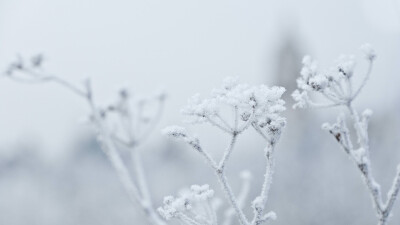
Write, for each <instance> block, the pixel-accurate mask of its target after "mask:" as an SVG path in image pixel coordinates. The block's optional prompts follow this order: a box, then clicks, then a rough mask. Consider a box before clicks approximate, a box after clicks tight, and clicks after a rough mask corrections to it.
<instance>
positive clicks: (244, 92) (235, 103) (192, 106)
mask: <svg viewBox="0 0 400 225" xmlns="http://www.w3.org/2000/svg"><path fill="white" fill-rule="evenodd" d="M284 92H285V88H283V87H271V88H269V87H267V86H266V85H260V86H250V85H248V84H240V83H239V82H238V79H237V78H234V77H228V78H226V79H225V80H224V82H223V84H222V87H221V88H217V89H214V90H213V91H212V95H211V97H210V98H205V99H201V98H200V95H199V94H196V95H194V96H193V97H191V98H190V99H189V101H188V105H187V106H185V107H184V108H183V109H182V110H181V112H182V114H183V115H186V116H188V117H189V119H188V120H187V121H188V122H192V123H204V122H206V123H210V124H212V125H214V126H216V127H218V128H220V129H221V130H223V131H225V132H228V133H232V132H234V131H235V132H238V133H240V132H242V131H244V130H245V129H247V128H248V127H249V126H254V127H256V128H259V129H263V130H265V131H266V132H268V133H273V132H277V131H280V130H281V128H282V127H283V126H284V125H285V119H284V118H283V117H281V115H280V113H281V112H283V111H284V110H285V107H284V104H285V102H284V101H283V100H282V99H281V96H282V94H283V93H284ZM225 106H228V107H231V108H233V110H234V112H235V114H236V115H237V118H235V121H234V123H235V124H229V123H228V122H227V121H225V120H224V118H222V116H221V112H222V111H223V107H225Z"/></svg>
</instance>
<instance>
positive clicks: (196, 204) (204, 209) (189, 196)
mask: <svg viewBox="0 0 400 225" xmlns="http://www.w3.org/2000/svg"><path fill="white" fill-rule="evenodd" d="M213 197H214V191H213V190H211V189H210V187H209V186H208V185H207V184H205V185H201V186H200V185H192V186H191V187H190V190H189V191H183V193H181V194H180V196H179V197H173V196H166V197H165V198H164V206H163V207H160V208H158V212H159V213H160V214H161V215H162V216H163V217H164V218H165V219H166V220H167V221H168V220H171V219H173V218H175V219H177V220H179V221H180V222H181V223H183V224H207V225H213V224H217V215H216V213H215V212H216V209H217V208H218V205H219V204H218V201H217V200H215V199H214V200H215V201H214V202H213V201H212V200H213Z"/></svg>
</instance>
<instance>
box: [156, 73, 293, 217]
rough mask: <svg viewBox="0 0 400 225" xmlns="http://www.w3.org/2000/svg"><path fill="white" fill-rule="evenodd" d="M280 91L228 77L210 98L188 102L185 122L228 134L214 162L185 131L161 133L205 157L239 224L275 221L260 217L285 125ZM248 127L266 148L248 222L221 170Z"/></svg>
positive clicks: (196, 140)
mask: <svg viewBox="0 0 400 225" xmlns="http://www.w3.org/2000/svg"><path fill="white" fill-rule="evenodd" d="M284 92H285V89H284V88H283V87H268V86H266V85H259V86H250V85H248V84H240V83H239V82H238V79H237V78H231V77H230V78H227V79H225V80H224V82H223V84H222V87H221V88H217V89H214V90H213V91H212V94H211V96H210V97H208V98H203V99H202V98H201V97H200V95H198V94H197V95H194V96H193V97H192V98H190V99H189V101H188V104H187V106H185V107H184V108H183V109H182V110H181V112H182V114H183V115H185V116H187V117H188V118H189V120H188V121H189V122H191V123H194V124H198V123H208V124H210V125H212V126H214V127H216V128H218V129H219V130H221V131H223V132H225V133H228V134H229V136H230V138H231V140H230V142H229V145H228V147H227V148H226V149H225V151H224V152H223V156H222V158H221V159H220V160H218V161H216V160H214V159H213V158H212V157H211V156H210V155H209V154H208V152H206V151H205V150H204V149H202V148H201V147H200V144H199V141H198V139H197V138H193V137H191V136H190V135H188V134H187V132H186V130H185V129H183V128H181V127H176V126H173V127H168V128H166V129H164V131H163V132H164V134H167V135H169V136H171V137H174V138H178V139H180V140H183V141H184V142H186V143H187V144H189V145H190V146H191V147H193V148H194V149H195V150H197V151H198V152H200V153H201V154H202V155H203V157H205V159H206V161H207V162H208V163H209V165H210V166H211V167H212V168H213V169H214V171H215V174H216V176H217V178H218V181H219V182H220V184H221V188H222V190H223V192H224V193H225V196H226V198H227V200H228V201H229V203H230V205H231V207H232V209H233V211H234V212H235V214H236V216H237V219H238V221H239V223H240V224H242V225H250V224H251V225H256V224H257V225H258V224H261V223H263V222H266V221H268V220H270V219H274V218H275V216H274V213H272V212H271V213H267V214H265V215H264V214H263V212H264V208H265V205H266V203H267V196H268V192H269V188H270V185H271V181H272V174H273V169H274V157H273V154H274V147H275V145H276V143H277V141H278V140H279V137H280V135H281V132H282V130H283V128H284V127H285V125H286V120H285V118H284V117H282V116H281V113H282V112H283V111H284V110H285V107H284V104H285V102H284V101H283V100H282V99H281V97H282V94H283V93H284ZM226 107H227V108H229V109H230V110H231V111H232V112H233V115H234V118H233V119H229V118H230V117H229V115H226V110H223V109H226ZM248 128H253V129H254V130H255V131H256V132H257V133H258V134H259V135H260V136H261V137H262V138H263V139H265V141H266V145H267V148H266V149H268V150H266V151H265V153H264V154H265V157H266V160H267V166H266V173H265V178H264V180H265V181H264V184H263V187H262V188H261V191H260V195H259V196H258V197H257V198H256V200H255V201H254V202H257V204H255V205H256V206H254V204H253V208H255V210H254V214H255V215H254V219H253V220H251V221H250V220H249V219H248V218H247V217H246V215H245V214H244V212H243V209H242V208H243V201H244V200H242V199H243V198H244V197H243V196H242V195H239V197H236V196H235V194H234V193H233V190H232V188H231V186H230V184H229V183H228V180H227V177H226V175H225V167H226V164H227V162H228V161H229V158H230V155H231V154H232V152H233V149H234V146H235V143H236V140H237V137H238V136H239V135H240V134H241V133H242V132H244V131H245V130H247V129H248ZM246 189H247V187H246ZM226 221H227V223H228V224H229V221H230V219H226Z"/></svg>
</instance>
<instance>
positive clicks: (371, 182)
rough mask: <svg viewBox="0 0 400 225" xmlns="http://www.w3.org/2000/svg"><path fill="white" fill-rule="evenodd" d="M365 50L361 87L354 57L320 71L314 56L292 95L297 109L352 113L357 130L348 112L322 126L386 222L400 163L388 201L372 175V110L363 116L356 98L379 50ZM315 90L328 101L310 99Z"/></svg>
mask: <svg viewBox="0 0 400 225" xmlns="http://www.w3.org/2000/svg"><path fill="white" fill-rule="evenodd" d="M361 50H362V51H363V53H364V55H365V59H366V60H367V61H368V63H369V66H368V70H367V72H366V74H365V75H364V77H363V80H362V83H361V84H360V85H358V86H356V85H355V84H354V82H353V76H355V74H354V68H355V64H356V62H355V59H354V56H346V55H343V56H340V58H339V59H338V60H337V63H336V65H335V66H334V67H332V68H330V69H328V70H325V71H319V70H318V66H317V62H316V61H315V60H312V59H311V57H310V56H305V57H304V59H303V68H302V70H301V76H300V77H299V78H298V79H297V86H298V90H296V91H295V92H294V93H293V94H292V96H293V98H294V99H295V101H296V104H295V105H294V106H293V108H307V107H308V108H329V107H336V106H338V107H339V106H340V107H343V108H344V109H345V110H347V111H348V112H349V114H350V118H351V122H352V123H353V126H354V132H352V131H350V130H349V129H348V127H347V124H346V116H345V114H344V113H342V114H340V115H339V116H338V118H337V121H336V123H334V124H329V123H324V124H323V125H322V128H323V129H324V130H327V131H328V132H329V133H330V134H332V135H333V137H334V138H335V139H336V141H337V142H338V143H339V145H340V147H341V148H342V149H343V150H344V152H345V153H346V154H347V155H348V156H349V158H350V159H351V160H352V161H353V162H354V164H355V165H356V166H357V168H358V170H359V171H360V173H361V176H362V178H363V180H364V182H365V185H366V186H367V189H368V191H369V192H370V195H371V198H372V203H373V206H374V208H375V210H376V213H377V217H378V219H379V225H385V224H387V221H388V219H389V217H390V214H391V212H392V209H393V204H394V202H395V200H396V198H397V195H398V193H399V189H400V165H398V167H397V171H396V172H395V176H394V178H393V182H392V186H391V188H390V189H389V191H388V193H387V197H386V200H384V199H383V196H382V190H381V187H380V185H379V184H378V183H377V181H376V179H375V178H374V176H373V174H372V166H371V160H370V148H369V136H368V123H369V120H370V118H371V115H372V111H371V110H370V109H366V110H364V111H363V112H362V113H361V115H360V114H359V112H358V111H357V110H356V109H355V107H354V105H353V101H354V100H355V99H356V97H357V96H358V95H359V94H360V92H361V91H362V89H363V87H364V86H365V84H366V83H367V81H368V79H369V77H370V74H371V71H372V65H373V63H374V60H375V58H376V53H375V51H374V50H373V49H372V47H371V45H370V44H364V45H363V46H362V47H361ZM311 93H317V94H319V95H322V97H323V98H324V99H325V102H323V103H316V102H314V101H313V100H311V98H310V94H311ZM354 136H355V137H354ZM355 138H356V140H357V144H356V145H354V144H353V140H354V139H355Z"/></svg>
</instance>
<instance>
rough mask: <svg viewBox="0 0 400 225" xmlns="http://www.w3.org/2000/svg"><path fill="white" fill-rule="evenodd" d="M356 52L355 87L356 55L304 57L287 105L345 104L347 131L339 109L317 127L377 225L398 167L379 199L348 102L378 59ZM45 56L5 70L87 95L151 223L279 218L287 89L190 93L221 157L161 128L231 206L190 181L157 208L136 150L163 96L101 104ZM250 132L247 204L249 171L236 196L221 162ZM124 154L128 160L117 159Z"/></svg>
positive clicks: (385, 213)
mask: <svg viewBox="0 0 400 225" xmlns="http://www.w3.org/2000/svg"><path fill="white" fill-rule="evenodd" d="M362 51H363V52H364V55H365V59H366V60H367V62H368V69H367V72H366V74H365V75H364V77H363V79H362V82H361V84H359V85H357V86H356V85H355V84H354V81H353V80H354V76H355V66H356V60H355V57H354V56H345V55H343V56H341V57H339V59H338V60H337V61H336V63H335V65H334V66H333V67H332V68H329V69H327V70H323V71H320V70H319V68H318V65H317V62H316V61H315V60H313V59H312V58H311V57H310V56H306V57H304V59H303V68H302V70H301V76H300V77H299V78H298V79H297V86H298V89H297V90H296V91H295V92H294V93H293V94H292V96H293V98H294V99H295V101H296V103H295V104H294V106H293V107H294V108H330V107H343V108H344V109H345V110H346V111H348V113H349V114H350V120H351V121H352V124H353V126H354V130H351V131H350V130H349V129H348V126H347V124H346V116H345V114H344V113H343V114H340V115H339V116H338V118H337V121H336V122H335V123H333V124H329V123H325V124H323V126H322V127H323V128H324V129H325V130H327V131H328V132H329V133H330V134H331V135H332V136H333V137H334V139H335V140H336V141H337V142H338V143H339V145H340V146H341V148H342V149H343V150H344V152H345V153H346V154H347V155H348V156H349V158H350V159H351V161H352V162H353V163H354V164H355V165H356V168H357V169H358V171H360V174H361V176H362V178H363V180H364V183H365V185H366V187H367V190H368V191H369V193H370V196H371V198H372V202H373V206H374V208H375V210H376V215H377V218H378V221H379V222H378V225H386V224H387V222H388V220H389V218H390V215H391V213H392V209H393V206H394V203H395V200H396V198H397V196H398V193H399V190H400V165H399V166H398V168H397V172H396V175H395V177H394V178H393V182H392V185H391V188H390V189H389V191H388V193H387V197H386V198H384V197H383V194H382V191H381V188H380V185H379V184H378V183H377V182H376V179H375V178H374V176H373V174H372V166H371V160H370V153H369V151H370V148H369V136H368V123H369V120H370V118H371V116H372V111H371V110H369V109H367V110H364V111H363V112H362V113H361V114H360V113H359V112H358V111H357V110H356V109H355V107H354V106H353V101H354V100H355V99H356V97H357V96H358V95H359V94H360V93H361V91H362V89H363V87H364V86H365V84H366V83H367V80H368V79H369V76H370V74H371V71H372V66H373V63H374V61H375V59H376V53H375V51H374V50H373V48H372V47H371V45H369V44H366V45H363V46H362ZM43 59H44V58H43V56H41V55H37V56H34V57H32V58H31V59H30V60H24V59H22V58H21V57H18V58H17V60H16V61H15V62H13V63H12V64H10V66H9V68H8V70H7V71H6V73H5V74H6V76H7V77H9V78H10V79H12V80H15V81H17V82H21V83H29V84H31V83H46V82H52V83H56V84H58V85H61V86H62V87H65V88H66V89H68V90H70V91H71V92H72V93H74V94H76V95H77V96H79V97H81V98H82V99H83V100H85V102H86V104H87V105H88V107H89V110H90V114H89V116H88V122H89V123H90V124H91V125H93V127H94V128H95V130H96V132H97V137H98V141H99V143H100V145H101V146H102V149H103V151H104V153H105V155H106V156H107V158H108V159H109V161H110V163H111V165H112V166H113V167H114V169H115V171H116V174H117V176H118V178H119V180H120V182H121V184H122V186H123V187H124V188H125V190H126V192H127V194H128V197H129V199H130V200H131V202H132V203H134V204H135V205H137V206H140V209H141V211H142V212H143V214H144V215H145V216H146V218H147V220H148V222H149V223H150V224H153V225H165V224H167V223H169V222H170V221H174V220H176V221H179V222H180V224H185V225H219V224H220V225H231V224H236V223H239V224H241V225H260V224H263V223H266V222H268V221H271V220H275V219H276V218H277V216H276V214H275V213H274V212H273V211H269V212H267V211H266V206H267V203H268V196H269V190H270V187H271V183H272V177H273V174H274V164H275V160H274V158H275V146H276V144H277V142H278V141H279V139H280V136H281V133H282V131H283V129H284V127H285V125H286V120H285V118H284V117H283V116H282V115H281V114H282V112H283V111H284V110H285V106H284V104H285V102H284V101H283V100H282V99H281V97H282V94H283V93H284V92H285V89H284V88H283V87H268V86H265V85H259V86H251V85H248V84H242V83H239V82H238V79H237V78H232V77H229V78H226V79H225V80H224V82H223V84H222V87H220V88H217V89H214V90H213V91H212V92H211V95H210V97H208V98H201V96H200V95H194V96H193V97H192V98H190V99H189V101H188V104H187V105H186V106H185V107H184V108H183V109H182V111H181V112H182V114H183V115H184V116H185V117H186V118H187V119H186V121H187V122H190V123H192V124H195V125H197V124H209V125H212V126H213V127H215V128H216V129H217V130H220V131H222V132H223V134H224V135H226V136H227V138H229V139H230V140H229V142H228V145H227V147H226V148H225V149H223V150H222V157H221V158H219V159H216V158H214V157H213V156H212V155H211V154H209V151H208V150H207V149H205V148H204V147H203V145H202V142H201V141H200V139H199V138H198V137H196V136H194V135H192V134H190V132H188V131H187V130H186V129H185V128H184V127H180V126H170V127H167V128H165V129H163V133H164V134H165V135H167V136H170V137H171V138H174V139H177V140H180V141H182V142H184V143H186V144H187V145H189V146H190V147H191V148H193V149H194V151H195V152H197V153H198V154H199V155H200V156H201V157H202V158H203V159H205V161H206V163H207V165H208V166H209V167H210V168H211V169H212V170H213V171H214V173H215V175H216V179H217V180H218V181H219V184H220V187H221V190H222V192H223V193H224V195H225V199H226V201H227V203H228V204H229V207H228V208H226V209H224V213H220V208H222V207H221V205H222V202H221V201H222V200H221V199H219V198H216V197H215V196H214V191H213V190H212V189H210V186H209V185H208V184H205V185H192V186H191V188H190V189H189V190H185V191H182V192H181V193H180V194H179V195H178V196H177V197H173V196H167V197H165V198H164V205H163V206H161V207H159V208H158V209H156V208H155V207H154V204H153V201H152V197H151V193H150V191H149V188H148V184H147V179H146V175H145V172H144V170H143V166H142V164H143V162H142V159H141V152H140V151H139V149H138V148H137V147H138V146H139V145H141V144H143V142H144V141H145V140H146V139H147V137H148V136H149V134H150V132H151V131H152V130H154V127H155V124H156V123H157V122H158V120H159V118H160V116H161V114H162V109H163V105H164V101H165V94H164V93H159V94H156V95H154V96H151V97H149V98H137V97H135V96H134V95H132V94H131V93H130V92H129V91H128V90H127V89H121V90H119V91H118V95H117V98H116V100H115V101H113V102H112V103H111V104H107V105H106V106H99V105H98V104H97V103H96V101H95V96H94V93H93V91H92V88H91V82H90V80H86V81H85V82H84V84H83V85H82V86H79V85H78V86H76V85H74V84H71V83H69V82H68V81H66V80H64V79H62V78H60V77H57V76H54V75H51V74H47V73H46V72H45V71H44V69H43V68H42V64H43ZM316 95H317V96H319V98H317V99H322V100H318V101H317V100H314V97H316ZM249 129H253V130H255V131H256V133H257V134H258V135H259V136H260V137H261V138H262V139H263V140H264V141H265V148H264V151H263V153H262V154H263V155H264V157H265V161H266V164H265V174H264V177H263V184H262V187H261V188H260V191H259V194H258V196H257V197H256V198H255V199H253V200H252V202H251V204H248V203H247V198H248V194H249V190H250V183H251V179H252V175H251V173H250V172H249V171H243V172H242V173H241V174H240V176H239V177H240V179H241V184H242V186H241V189H240V191H239V192H238V193H234V192H233V190H232V188H231V185H230V183H229V181H228V178H227V176H226V167H227V166H228V162H229V159H230V156H231V154H232V153H233V151H234V149H235V145H236V142H237V139H238V137H239V136H240V135H241V134H243V133H244V132H245V131H247V130H249ZM353 136H354V137H353ZM353 140H357V143H353ZM126 153H128V154H126ZM126 155H130V157H123V156H126ZM246 207H251V209H252V211H253V213H252V214H253V215H252V218H250V217H249V216H250V215H246V214H245V213H244V211H245V210H244V209H245V208H246ZM217 215H219V216H220V217H219V216H217ZM221 215H223V216H222V217H221ZM235 222H236V223H235Z"/></svg>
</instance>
